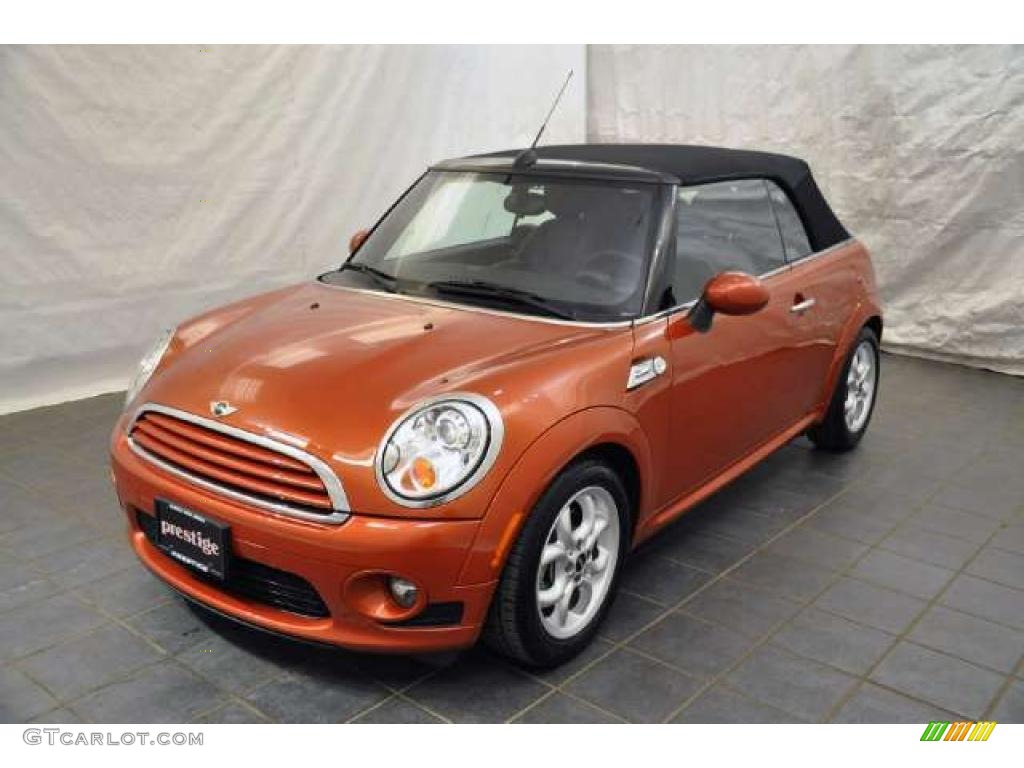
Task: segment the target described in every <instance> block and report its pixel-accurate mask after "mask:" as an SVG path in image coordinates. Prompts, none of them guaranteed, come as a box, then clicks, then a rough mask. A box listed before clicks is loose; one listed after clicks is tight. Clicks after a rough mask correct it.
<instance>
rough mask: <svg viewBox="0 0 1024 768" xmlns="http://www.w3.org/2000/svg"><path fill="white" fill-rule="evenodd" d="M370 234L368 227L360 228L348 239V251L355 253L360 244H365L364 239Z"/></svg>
mask: <svg viewBox="0 0 1024 768" xmlns="http://www.w3.org/2000/svg"><path fill="white" fill-rule="evenodd" d="M369 235H370V231H369V230H367V229H360V230H359V231H358V232H356V233H355V234H354V235H352V237H350V238H349V240H348V252H349V253H355V252H356V251H357V250H358V249H359V246H360V245H362V244H363V240H365V239H366V238H367V237H369Z"/></svg>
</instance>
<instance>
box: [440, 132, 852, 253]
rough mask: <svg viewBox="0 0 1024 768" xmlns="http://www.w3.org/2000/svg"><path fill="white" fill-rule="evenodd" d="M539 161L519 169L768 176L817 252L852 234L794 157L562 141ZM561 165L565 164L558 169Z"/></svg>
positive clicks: (681, 179) (669, 177) (470, 161)
mask: <svg viewBox="0 0 1024 768" xmlns="http://www.w3.org/2000/svg"><path fill="white" fill-rule="evenodd" d="M521 151H522V150H504V151H502V152H493V153H490V154H486V155H476V156H474V157H467V158H462V159H460V160H449V161H446V162H445V163H442V164H439V166H438V167H440V168H458V167H472V166H475V165H476V164H477V163H478V162H479V161H481V160H486V161H488V162H486V167H487V168H488V169H495V168H496V167H503V166H505V162H503V161H507V164H508V166H509V170H513V168H512V167H511V166H512V162H513V161H514V160H515V158H516V156H517V155H519V153H520V152H521ZM536 152H537V156H538V158H539V161H538V162H537V163H536V164H535V165H533V166H530V167H527V168H525V169H524V168H515V169H514V170H515V172H517V173H522V172H526V173H531V172H532V173H544V172H545V171H546V170H550V169H553V168H555V167H557V166H558V165H559V161H566V162H568V163H572V164H574V165H576V164H578V166H577V167H578V168H579V169H583V168H584V167H585V166H587V165H602V166H605V167H607V168H609V169H611V167H612V166H618V167H620V168H621V169H622V171H623V172H624V174H625V175H629V172H630V171H641V170H642V171H645V172H647V173H648V174H650V175H651V176H652V180H656V181H662V182H668V183H676V184H684V185H691V184H707V183H710V182H715V181H729V180H733V179H751V178H755V179H771V180H772V181H774V182H775V183H777V184H778V185H779V186H780V187H782V188H783V189H784V190H785V191H786V193H787V194H788V195H789V197H790V198H791V199H792V201H793V204H794V206H795V207H796V209H797V211H798V212H799V213H800V217H801V219H803V222H804V226H805V227H806V229H807V234H808V236H809V238H810V241H811V247H812V248H814V250H815V251H820V250H823V249H825V248H829V247H830V246H833V245H836V244H837V243H840V242H842V241H843V240H847V239H848V238H849V237H850V235H849V233H848V232H847V231H846V229H845V227H843V225H842V224H841V223H840V221H839V219H838V218H837V217H836V215H835V213H833V211H832V208H831V207H830V206H829V204H828V201H826V200H825V198H824V196H823V195H822V194H821V190H819V189H818V185H817V184H816V183H815V181H814V176H813V175H811V169H810V168H809V167H808V165H807V163H805V162H804V161H803V160H800V159H799V158H796V157H790V156H788V155H777V154H773V153H770V152H753V151H749V150H741V149H725V148H723V147H702V146H693V145H684V144H563V145H553V146H542V147H537V149H536ZM562 170H563V171H564V170H565V169H564V168H563V169H562Z"/></svg>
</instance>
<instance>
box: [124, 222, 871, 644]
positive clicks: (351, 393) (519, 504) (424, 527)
mask: <svg viewBox="0 0 1024 768" xmlns="http://www.w3.org/2000/svg"><path fill="white" fill-rule="evenodd" d="M761 283H762V284H763V287H764V289H765V290H767V293H768V300H767V303H766V305H765V306H764V308H763V309H761V310H760V311H758V312H755V313H754V314H752V315H750V316H747V317H739V316H730V315H726V314H716V315H715V317H714V320H713V324H712V327H711V329H710V331H709V332H708V333H704V334H701V333H697V332H695V331H694V330H693V328H692V327H691V326H690V325H689V321H688V319H687V316H686V315H687V313H686V311H685V310H679V311H677V312H675V313H668V314H666V315H665V316H660V317H657V318H653V319H644V320H640V321H637V322H636V323H633V324H628V323H623V324H618V325H610V326H589V325H585V324H568V323H560V322H554V321H544V320H540V319H536V318H528V317H521V316H515V315H512V314H509V313H501V312H493V311H487V310H480V309H475V308H471V307H458V306H453V305H446V304H444V303H441V302H430V301H419V300H416V299H412V298H409V297H404V296H393V295H388V294H383V293H374V292H368V291H358V290H352V289H346V288H339V287H332V286H327V285H323V284H320V283H310V284H304V285H300V286H296V287H291V288H286V289H282V290H278V291H274V292H272V293H268V294H264V295H262V296H258V297H255V298H252V299H249V300H246V301H242V302H238V303H236V304H233V305H231V306H228V307H225V308H222V309H221V310H217V311H214V312H211V313H208V314H206V315H203V316H200V317H198V318H196V319H194V320H192V321H191V322H189V323H186V324H185V325H183V326H181V327H180V328H179V330H178V333H177V335H176V337H175V339H174V342H173V344H172V345H171V348H170V351H169V352H168V354H167V355H166V356H165V358H164V360H163V361H162V362H161V364H160V367H159V368H158V370H157V372H156V374H155V375H154V376H153V377H152V378H151V380H150V381H149V382H148V383H147V384H146V386H145V387H144V388H143V390H142V391H141V393H140V394H139V396H138V397H137V399H136V400H135V402H134V403H133V404H132V406H130V407H129V408H128V409H127V411H126V413H125V415H124V416H123V417H122V418H121V419H120V421H119V423H118V425H117V427H116V428H115V430H114V433H113V435H112V438H111V451H112V466H113V473H114V482H115V486H116V489H117V493H118V496H119V498H120V500H121V503H122V505H123V507H124V509H125V512H126V514H127V518H128V523H129V532H130V540H131V544H132V546H133V547H134V549H135V551H136V553H137V554H138V556H139V557H140V559H141V560H142V561H143V562H144V563H145V564H146V565H147V566H148V567H149V568H150V569H151V570H152V571H154V572H155V573H156V574H157V575H158V576H159V577H160V578H162V579H163V580H165V581H167V582H168V583H170V584H171V585H173V586H174V587H175V588H176V589H178V590H179V591H181V592H183V593H185V594H186V595H188V596H189V597H191V598H193V599H195V600H198V601H200V602H202V603H204V604H206V605H209V606H211V607H212V608H214V609H215V610H218V611H221V612H223V613H225V614H229V615H231V616H234V617H236V618H238V619H240V620H243V621H246V622H249V623H251V624H254V625H257V626H260V627H263V628H265V629H270V630H273V631H277V632H281V633H285V634H289V635H295V636H299V637H303V638H306V639H310V640H319V641H324V642H329V643H336V644H340V645H344V646H347V647H351V648H358V649H373V650H378V651H396V652H409V651H419V650H436V649H442V648H457V647H463V646H467V645H470V644H471V643H473V642H474V641H475V640H476V638H477V636H478V634H479V632H480V629H481V627H482V625H483V622H484V620H485V617H486V614H487V610H488V606H489V603H490V599H491V596H492V593H493V591H494V588H495V584H496V581H497V579H498V578H499V577H500V573H501V569H502V567H503V565H504V560H505V557H506V556H507V552H508V549H509V548H510V547H511V544H512V542H514V540H515V537H516V535H517V534H518V532H519V530H520V528H521V526H522V525H523V523H524V522H525V520H526V518H527V516H528V515H529V513H530V510H531V509H532V507H533V506H534V504H536V502H537V500H538V498H539V497H540V495H541V494H542V493H543V491H544V489H545V488H546V487H547V486H548V484H549V483H550V482H551V480H552V479H553V478H554V477H555V476H556V475H557V474H558V473H559V472H560V471H561V470H562V469H563V468H564V467H565V466H566V465H567V464H569V463H570V462H571V461H573V460H574V459H575V458H576V457H578V456H579V455H581V454H582V453H584V452H586V451H588V450H605V449H607V447H608V446H614V447H615V449H616V450H618V451H620V452H621V454H622V455H625V456H627V457H628V460H629V461H630V462H631V463H632V464H633V465H634V466H635V469H636V476H637V486H638V487H637V488H636V489H635V490H636V494H635V495H636V499H637V508H636V509H635V510H633V511H632V512H633V517H634V519H633V521H632V522H633V528H634V535H633V543H634V544H635V543H637V542H639V541H641V540H643V539H645V538H647V537H648V536H650V535H652V534H653V533H654V532H655V531H656V530H658V529H659V528H660V527H662V526H663V525H665V524H666V523H668V522H669V521H671V520H672V519H674V518H676V517H678V516H679V515H680V514H682V513H683V512H685V511H686V510H687V509H689V508H690V507H691V506H692V505H693V504H695V503H696V502H697V501H699V500H700V499H702V498H704V497H705V496H707V495H708V494H710V493H711V492H713V491H714V490H716V489H717V488H719V487H721V486H722V485H724V484H725V483H727V482H729V481H730V480H732V479H733V478H734V477H736V476H737V475H738V474H740V473H741V472H742V471H744V470H745V469H747V468H749V467H750V466H752V465H753V464H754V463H756V462H757V461H759V460H760V459H761V458H763V457H764V456H765V455H767V454H768V453H770V452H771V451H772V450H774V449H775V448H777V447H778V446H780V445H782V444H783V443H784V442H785V441H787V440H789V439H791V438H792V437H793V436H795V435H797V434H799V433H800V432H802V431H803V430H804V429H805V428H806V427H807V426H809V425H810V424H812V423H813V422H814V421H815V420H817V419H820V418H821V417H822V415H823V409H824V406H825V405H826V404H827V401H828V393H829V392H830V391H831V386H832V384H833V382H834V381H835V376H836V375H837V372H838V370H839V368H840V367H841V364H842V360H843V358H844V356H845V354H846V351H847V349H848V346H849V343H850V340H851V339H852V338H853V335H854V334H856V332H857V330H858V329H859V328H860V327H861V326H863V324H864V323H865V322H867V321H868V320H869V319H871V318H872V317H880V310H879V308H878V300H877V296H876V291H875V285H874V277H873V273H872V271H871V265H870V261H869V259H868V255H867V252H866V251H865V250H864V248H863V247H862V246H861V245H860V244H859V243H856V242H854V241H851V242H849V243H847V244H843V245H841V246H839V247H836V248H834V249H832V250H830V251H828V252H825V253H823V254H819V255H816V256H814V257H812V258H809V259H807V260H805V261H802V262H797V263H796V264H794V265H792V266H790V267H787V268H784V269H782V270H779V271H777V272H776V273H774V274H772V275H769V276H766V277H765V278H764V279H763V280H762V281H761ZM748 287H749V286H748ZM807 297H813V298H815V299H816V301H817V303H816V305H815V306H814V307H812V308H811V309H810V310H808V311H806V312H802V313H795V312H792V311H791V309H792V307H793V305H794V304H795V303H799V302H801V301H804V300H805V299H806V298H807ZM746 299H751V296H747V297H746ZM746 299H745V300H746ZM655 356H660V357H662V358H664V360H665V361H666V362H667V369H666V370H665V373H664V374H663V375H660V376H657V377H656V378H654V379H652V380H651V381H649V382H647V383H645V384H643V385H641V386H639V387H637V388H635V389H633V390H630V391H627V390H626V381H627V375H628V372H629V368H630V364H631V363H632V362H633V361H635V360H641V359H645V358H651V357H655ZM445 392H474V393H477V394H480V395H483V396H486V397H488V398H490V399H491V400H492V401H493V402H494V403H495V405H496V406H497V407H498V409H499V410H500V412H501V414H502V417H503V420H504V427H505V436H504V443H503V445H502V448H501V451H500V453H499V455H498V457H497V460H496V461H495V464H494V465H493V467H492V468H491V469H490V471H489V472H488V473H487V475H486V476H485V477H484V478H483V479H482V480H481V481H480V482H479V483H478V484H477V485H475V486H474V487H473V488H472V489H471V490H469V491H468V492H466V493H465V494H464V495H462V496H460V497H458V498H457V499H454V500H452V501H450V502H448V503H445V504H443V505H441V506H438V507H434V508H427V509H415V508H410V507H405V506H401V505H399V504H398V503H396V502H394V501H392V500H390V499H389V498H388V497H387V496H385V495H384V494H383V493H382V492H381V491H380V489H379V488H378V486H377V482H376V478H375V475H374V469H373V462H374V456H375V452H376V450H377V449H378V444H379V442H380V440H381V438H382V436H383V435H384V433H385V431H386V430H387V428H388V427H389V426H390V425H391V423H392V422H393V421H394V420H395V419H396V418H397V417H398V416H399V415H401V414H402V413H403V412H404V411H405V410H406V409H408V408H409V407H411V406H412V405H414V404H416V403H417V402H418V401H420V400H422V399H423V398H425V397H428V396H434V395H438V394H443V393H445ZM215 400H227V401H229V402H230V403H231V404H232V405H234V406H236V407H237V408H238V411H237V412H235V413H233V414H231V415H228V416H226V417H224V418H223V422H224V423H225V424H229V425H232V426H235V427H238V428H241V429H245V430H248V431H250V432H253V433H256V434H260V435H266V436H268V437H272V438H275V439H278V440H283V441H287V442H290V443H292V444H293V445H297V446H300V447H302V448H303V450H305V451H307V452H308V453H310V454H313V455H314V456H317V457H318V458H320V459H322V460H323V461H325V462H327V463H328V464H329V465H330V466H331V468H332V469H333V470H334V471H335V473H336V474H337V475H338V477H339V478H340V479H341V482H342V483H343V485H344V487H345V491H346V494H347V496H348V499H349V502H350V506H351V510H352V512H353V514H352V515H351V517H350V518H349V519H348V520H347V521H346V522H344V523H343V524H341V525H337V526H330V525H321V524H318V523H315V522H305V521H302V520H296V519H292V518H286V517H281V516H277V515H275V514H273V513H270V512H266V511H262V510H258V509H254V508H250V507H247V506H246V505H244V504H242V503H239V502H236V501H233V500H230V499H228V498H225V497H222V496H219V495H217V494H216V493H213V492H209V491H205V490H203V489H201V488H198V487H196V486H194V485H191V484H189V483H188V482H186V481H184V480H182V479H179V478H176V477H173V476H171V475H168V474H167V473H165V472H163V471H161V470H160V469H159V468H157V467H156V466H153V465H151V464H149V463H148V462H146V461H144V460H143V459H141V458H139V457H138V456H137V455H136V454H135V453H133V452H132V451H131V450H130V449H129V447H128V443H127V437H126V434H125V429H126V427H127V425H128V424H129V423H130V420H131V418H132V415H133V411H134V408H135V407H137V406H138V405H139V404H142V403H145V402H156V403H160V404H163V405H166V406H171V407H173V408H178V409H181V410H185V411H189V412H192V413H196V414H200V415H204V416H205V415H207V414H208V413H209V410H208V409H209V404H210V402H211V401H215ZM158 497H159V498H167V499H170V500H172V501H174V502H177V503H179V504H181V505H183V506H185V507H188V508H192V509H196V510H198V511H201V512H203V513H205V514H208V515H209V516H211V517H213V518H216V519H217V520H220V521H223V522H225V523H227V524H229V525H230V526H231V529H232V544H233V549H234V551H235V552H236V553H237V554H238V555H239V556H242V557H245V558H248V559H251V560H256V561H259V562H262V563H265V564H267V565H270V566H272V567H275V568H280V569H284V570H287V571H290V572H293V573H296V574H298V575H300V576H302V577H303V578H305V579H307V580H308V581H309V582H310V583H312V584H313V586H314V587H315V588H316V589H317V591H318V592H319V593H320V595H321V597H322V598H323V600H324V602H325V603H326V604H327V606H328V608H329V610H330V613H331V616H330V618H326V619H311V618H305V617H300V616H295V615H291V614H288V613H284V612H282V611H279V610H276V609H273V608H270V607H267V606H264V605H260V604H257V603H254V602H249V601H246V600H242V599H239V598H235V597H232V596H230V595H228V594H225V593H224V592H222V591H219V590H218V589H216V588H215V587H212V586H210V585H209V584H207V583H206V582H203V581H200V580H198V579H196V578H194V577H193V576H192V575H191V574H190V573H189V572H188V571H186V570H185V569H184V568H182V567H181V566H179V565H178V564H176V563H175V562H174V561H172V560H170V559H169V558H167V557H166V556H164V555H163V554H162V553H160V552H159V551H158V550H157V549H156V548H155V547H153V546H152V545H151V544H150V543H149V541H148V540H147V539H146V538H145V536H144V535H143V534H142V533H141V531H140V530H139V529H138V527H137V525H136V523H135V520H134V514H135V510H141V511H142V512H143V513H146V514H153V511H154V499H155V498H158ZM387 574H395V575H399V576H402V577H404V578H407V579H410V580H411V581H413V582H414V583H416V584H417V585H418V586H419V588H420V590H421V596H420V599H419V600H418V602H417V604H416V605H415V606H413V607H412V608H411V609H399V608H398V607H397V606H396V605H393V604H388V603H387V601H386V595H385V594H384V593H383V591H382V590H383V585H384V584H385V580H384V579H385V576H386V575H387ZM448 601H458V602H462V603H463V604H464V607H465V610H464V615H463V621H462V623H460V624H459V625H457V626H449V627H437V628H415V629H413V628H403V627H395V626H392V625H390V624H389V622H391V621H394V620H396V619H400V618H403V617H405V616H411V615H415V614H416V613H417V612H418V611H419V610H421V609H422V607H423V606H424V605H426V604H427V603H428V602H448Z"/></svg>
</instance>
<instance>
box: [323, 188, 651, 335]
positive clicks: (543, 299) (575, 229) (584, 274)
mask: <svg viewBox="0 0 1024 768" xmlns="http://www.w3.org/2000/svg"><path fill="white" fill-rule="evenodd" d="M657 194H658V187H657V185H654V184H645V183H632V184H630V183H617V182H610V181H595V180H589V179H566V178H554V177H542V176H524V175H510V174H508V173H468V172H454V171H431V172H429V173H427V174H426V175H425V176H424V177H423V178H422V179H421V180H420V181H419V182H418V183H417V184H416V185H415V186H414V187H413V188H412V189H411V190H410V191H409V192H408V194H406V195H405V197H403V198H402V199H401V201H399V203H398V204H397V205H396V206H395V207H394V208H393V209H392V210H391V211H390V212H389V213H388V214H387V215H386V216H385V217H384V219H383V220H382V221H381V222H380V224H379V225H378V226H377V228H376V229H375V230H374V232H373V234H371V235H370V237H369V238H368V239H367V240H366V241H365V242H364V243H363V244H362V245H361V246H360V247H359V249H358V250H357V251H356V253H355V255H354V256H353V257H352V258H351V259H350V260H349V262H348V263H347V264H345V265H344V266H343V267H342V268H341V270H339V271H338V272H332V273H329V274H328V275H325V276H323V278H322V279H323V280H325V281H326V282H331V283H337V284H343V285H352V286H358V287H368V288H373V289H380V290H387V291H392V292H397V293H405V294H411V295H420V296H429V297H432V298H441V299H444V300H446V301H455V302H460V303H470V304H475V305H482V306H488V307H493V308H497V309H502V310H506V311H513V312H521V313H528V314H536V315H546V316H554V317H563V318H570V319H574V320H584V321H600V322H604V321H614V320H623V319H629V318H632V317H635V316H637V315H638V314H639V313H640V309H641V306H642V303H643V293H644V288H645V284H646V276H647V264H648V255H649V253H650V251H651V240H652V230H653V227H652V221H653V220H654V207H655V198H656V195H657Z"/></svg>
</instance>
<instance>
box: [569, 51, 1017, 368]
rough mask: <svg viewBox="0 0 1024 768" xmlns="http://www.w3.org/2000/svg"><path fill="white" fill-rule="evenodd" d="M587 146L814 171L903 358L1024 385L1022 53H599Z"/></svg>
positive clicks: (592, 67)
mask: <svg viewBox="0 0 1024 768" xmlns="http://www.w3.org/2000/svg"><path fill="white" fill-rule="evenodd" d="M588 62H589V66H588V134H589V138H590V140H591V141H645V142H660V141H664V142H681V143H695V144H721V145H725V146H735V147H746V148H751V149H765V150H774V151H779V152H789V153H792V154H795V155H799V156H801V157H804V158H806V159H807V160H808V161H809V162H810V163H811V167H812V168H813V169H814V172H815V175H816V176H817V178H818V182H819V184H820V185H821V187H822V188H823V189H824V190H825V193H826V195H827V197H828V199H829V200H830V201H831V203H832V205H833V207H834V208H835V209H836V211H837V212H838V214H839V216H840V218H841V219H842V221H843V223H844V224H846V226H847V228H848V229H849V230H850V231H851V232H854V233H855V234H857V235H858V236H859V237H860V238H861V239H863V240H864V241H865V242H866V243H867V245H868V246H869V247H870V248H871V251H872V253H873V255H874V259H875V266H876V270H877V273H878V277H879V281H880V285H881V288H882V294H883V297H884V300H885V320H886V330H885V340H884V344H885V346H887V347H888V348H889V349H892V350H894V351H901V352H906V353H909V354H918V355H924V356H928V357H935V358H939V359H947V360H952V361H955V362H961V363H966V364H968V365H974V366H979V367H984V368H990V369H994V370H998V371H1004V372H1008V373H1014V374H1017V375H1024V46H961V47H954V46H834V47H833V46H788V45H787V46H603V45H597V46H590V47H589V48H588Z"/></svg>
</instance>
